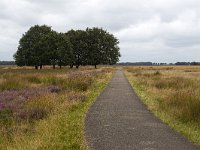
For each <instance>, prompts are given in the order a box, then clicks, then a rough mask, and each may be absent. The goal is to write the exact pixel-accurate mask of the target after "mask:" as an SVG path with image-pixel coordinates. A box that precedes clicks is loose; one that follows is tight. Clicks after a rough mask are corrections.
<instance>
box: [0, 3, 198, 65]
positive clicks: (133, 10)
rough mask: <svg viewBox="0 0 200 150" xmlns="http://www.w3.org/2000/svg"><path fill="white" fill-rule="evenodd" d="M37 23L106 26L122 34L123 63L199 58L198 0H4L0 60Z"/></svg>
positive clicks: (10, 53)
mask: <svg viewBox="0 0 200 150" xmlns="http://www.w3.org/2000/svg"><path fill="white" fill-rule="evenodd" d="M36 24H38V25H43V24H46V25H49V26H51V27H52V29H53V30H56V31H58V32H67V31H68V30H70V29H85V28H86V27H102V28H103V29H105V30H107V31H109V32H110V33H112V34H114V35H115V36H116V37H117V38H118V39H119V41H120V44H119V47H120V52H121V55H122V56H121V58H120V62H139V61H143V62H144V61H145V62H146V61H152V62H166V63H170V62H177V61H200V1H199V0H0V60H1V61H3V60H13V54H14V53H15V52H16V50H17V47H18V44H19V39H20V38H21V37H22V34H24V33H25V32H26V31H27V30H28V29H29V28H30V27H31V26H33V25H36Z"/></svg>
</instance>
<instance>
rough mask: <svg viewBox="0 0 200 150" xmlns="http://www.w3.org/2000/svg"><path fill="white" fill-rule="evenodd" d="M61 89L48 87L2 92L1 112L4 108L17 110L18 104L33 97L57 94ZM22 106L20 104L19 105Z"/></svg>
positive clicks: (0, 96) (0, 98) (0, 94)
mask: <svg viewBox="0 0 200 150" xmlns="http://www.w3.org/2000/svg"><path fill="white" fill-rule="evenodd" d="M59 91H60V88H59V87H57V86H48V87H40V88H31V89H26V90H20V91H17V90H10V91H3V92H0V110H1V109H3V108H4V107H9V108H11V109H13V108H15V107H16V105H18V103H21V102H24V101H26V100H27V99H28V98H30V97H33V96H39V95H41V94H44V93H57V92H59ZM19 105H20V104H19Z"/></svg>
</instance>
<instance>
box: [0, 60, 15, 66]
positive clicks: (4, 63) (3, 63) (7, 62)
mask: <svg viewBox="0 0 200 150" xmlns="http://www.w3.org/2000/svg"><path fill="white" fill-rule="evenodd" d="M0 65H15V62H14V61H0Z"/></svg>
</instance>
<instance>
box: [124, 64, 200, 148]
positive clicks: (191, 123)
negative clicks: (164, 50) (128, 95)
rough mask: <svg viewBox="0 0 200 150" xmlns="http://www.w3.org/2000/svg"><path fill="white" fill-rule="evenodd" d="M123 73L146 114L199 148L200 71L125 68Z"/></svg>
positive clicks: (188, 67) (196, 69) (192, 69)
mask: <svg viewBox="0 0 200 150" xmlns="http://www.w3.org/2000/svg"><path fill="white" fill-rule="evenodd" d="M125 70H126V73H125V74H126V76H127V77H128V79H129V82H130V83H131V85H132V86H133V88H134V89H135V91H136V92H137V94H138V96H139V97H140V98H141V100H143V102H144V103H145V104H146V105H147V107H148V108H149V110H151V111H152V112H153V113H154V114H155V115H156V116H157V117H159V118H160V119H161V120H162V121H163V122H165V123H167V124H168V125H169V126H171V127H172V128H174V129H175V130H177V131H178V132H180V133H181V134H183V135H184V136H186V137H187V138H188V139H190V140H191V141H192V142H194V143H195V144H197V145H199V146H200V126H199V123H200V86H199V85H200V67H198V66H197V67H192V66H182V67H175V66H172V67H168V66H166V67H126V68H125Z"/></svg>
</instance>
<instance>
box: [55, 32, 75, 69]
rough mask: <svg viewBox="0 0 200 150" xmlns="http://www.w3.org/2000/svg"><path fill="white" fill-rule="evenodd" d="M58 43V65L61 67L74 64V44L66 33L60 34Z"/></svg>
mask: <svg viewBox="0 0 200 150" xmlns="http://www.w3.org/2000/svg"><path fill="white" fill-rule="evenodd" d="M56 45H57V50H58V65H59V66H60V69H61V67H62V66H66V65H70V64H72V63H73V60H74V55H73V51H72V44H71V43H70V41H69V38H68V37H67V36H66V34H63V33H59V34H58V39H57V43H56Z"/></svg>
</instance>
